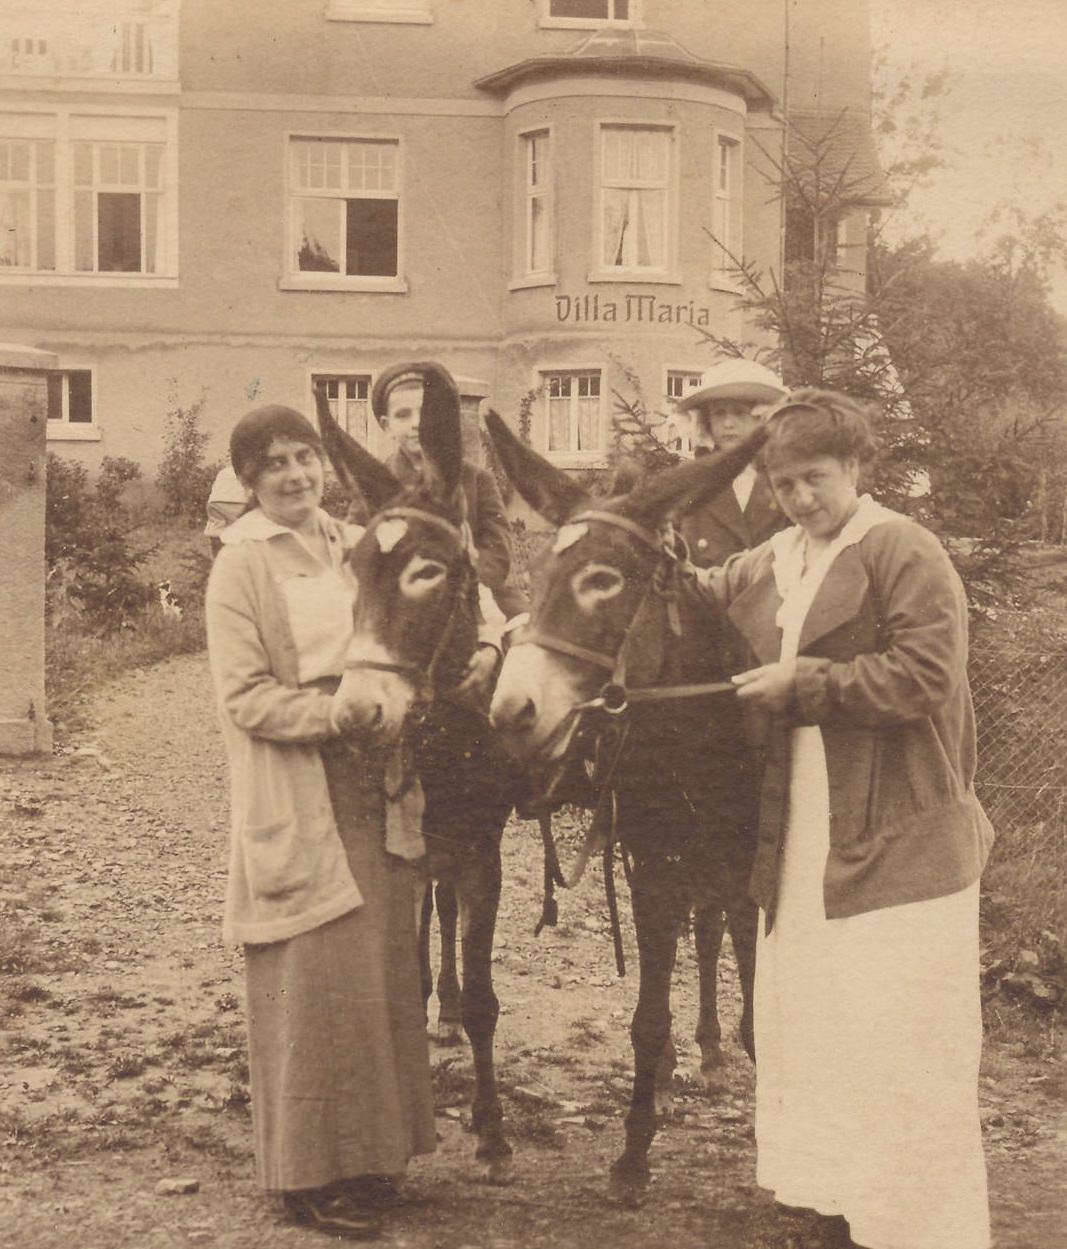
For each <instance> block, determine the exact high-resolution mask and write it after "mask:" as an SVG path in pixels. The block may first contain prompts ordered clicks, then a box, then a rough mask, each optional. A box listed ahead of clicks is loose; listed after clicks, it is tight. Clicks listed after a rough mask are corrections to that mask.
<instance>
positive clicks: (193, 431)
mask: <svg viewBox="0 0 1067 1249" xmlns="http://www.w3.org/2000/svg"><path fill="white" fill-rule="evenodd" d="M203 410H204V398H203V396H202V395H201V397H200V398H199V399H197V400H196V402H195V403H193V404H191V405H190V406H189V407H188V408H183V407H180V406H176V407H174V408H173V409H172V410H171V411H170V412H169V413H168V414H167V432H166V436H165V439H164V444H163V456H162V458H161V459H160V462H159V471H158V473H157V474H156V485H157V486H158V487H159V489H160V491H161V493H162V495H163V499H164V508H165V510H166V512H167V514H168V515H169V516H177V517H181V518H182V519H184V520H187V521H189V522H190V523H196V522H201V523H202V522H203V518H204V508H205V505H206V503H207V497H208V495H209V494H210V493H211V484H212V482H213V481H214V480H215V476H216V474H217V473H218V471H219V468H220V467H221V465H220V463H219V462H218V461H212V462H210V463H209V462H207V461H206V460H205V459H204V449H205V447H206V446H207V444H208V435H207V434H206V433H205V432H204V430H202V429H201V428H200V417H201V414H202V413H203Z"/></svg>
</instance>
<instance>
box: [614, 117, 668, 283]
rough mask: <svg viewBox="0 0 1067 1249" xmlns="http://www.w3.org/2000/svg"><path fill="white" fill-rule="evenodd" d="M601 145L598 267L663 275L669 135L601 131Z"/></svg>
mask: <svg viewBox="0 0 1067 1249" xmlns="http://www.w3.org/2000/svg"><path fill="white" fill-rule="evenodd" d="M600 141H601V162H600V167H601V187H600V205H601V208H600V267H601V268H602V269H608V270H610V269H619V270H635V269H637V270H640V269H649V270H652V269H656V270H660V269H665V268H666V267H667V238H668V224H669V216H670V174H671V170H670V152H671V132H670V130H668V129H665V128H663V127H658V126H622V125H604V126H602V127H601V131H600Z"/></svg>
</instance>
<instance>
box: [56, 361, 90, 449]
mask: <svg viewBox="0 0 1067 1249" xmlns="http://www.w3.org/2000/svg"><path fill="white" fill-rule="evenodd" d="M46 433H47V436H48V437H49V438H75V439H76V438H83V439H84V438H98V437H99V431H98V429H97V427H96V424H95V422H94V420H93V375H92V373H91V371H90V370H89V369H68V370H66V371H64V372H50V373H49V374H48V426H47V430H46Z"/></svg>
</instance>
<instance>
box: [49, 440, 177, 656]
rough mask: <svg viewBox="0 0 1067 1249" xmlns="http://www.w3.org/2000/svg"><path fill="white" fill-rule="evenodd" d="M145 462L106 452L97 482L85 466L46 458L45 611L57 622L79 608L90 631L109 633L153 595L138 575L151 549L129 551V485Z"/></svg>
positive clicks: (123, 623)
mask: <svg viewBox="0 0 1067 1249" xmlns="http://www.w3.org/2000/svg"><path fill="white" fill-rule="evenodd" d="M140 475H141V469H140V467H139V466H138V465H137V464H135V463H133V461H132V460H127V459H124V458H121V457H114V456H105V457H104V460H103V463H102V465H101V469H100V475H99V477H98V479H97V481H96V483H95V485H90V482H89V474H88V472H87V471H86V469H85V467H84V466H83V465H81V464H74V463H71V462H69V461H66V460H62V459H60V458H59V456H57V455H54V454H50V455H49V457H48V469H47V485H46V501H45V561H46V566H47V596H46V611H47V613H48V616H49V619H50V620H51V621H53V622H55V621H57V620H62V619H63V618H64V617H66V616H68V615H70V614H72V613H73V614H75V615H77V616H78V617H79V624H80V625H81V626H82V627H83V628H84V629H85V630H86V631H88V632H92V633H101V634H110V633H113V632H115V631H116V630H117V629H120V628H122V627H123V626H124V625H126V624H128V622H129V620H130V618H131V617H132V616H134V615H135V614H136V613H137V612H139V611H140V610H141V609H143V608H144V606H145V605H146V604H147V603H148V601H149V600H150V598H151V597H152V593H153V591H152V588H151V586H150V585H148V584H147V582H145V581H144V580H142V579H141V578H140V577H139V576H138V569H139V567H140V565H141V564H142V563H143V562H144V560H145V558H146V557H147V555H148V554H149V552H148V551H144V550H141V551H135V550H133V549H131V547H130V545H129V541H128V536H129V530H130V519H129V514H128V512H127V510H126V508H125V506H124V504H123V501H122V494H123V490H124V487H125V486H126V484H127V483H128V482H130V481H135V480H137V478H139V477H140Z"/></svg>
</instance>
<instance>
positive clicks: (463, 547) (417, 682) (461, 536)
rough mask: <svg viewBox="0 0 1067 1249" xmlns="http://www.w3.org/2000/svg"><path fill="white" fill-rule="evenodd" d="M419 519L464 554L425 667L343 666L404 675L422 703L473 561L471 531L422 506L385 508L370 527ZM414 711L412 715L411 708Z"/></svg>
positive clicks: (372, 662)
mask: <svg viewBox="0 0 1067 1249" xmlns="http://www.w3.org/2000/svg"><path fill="white" fill-rule="evenodd" d="M409 518H410V519H412V520H419V521H423V522H427V523H429V524H430V525H432V526H434V527H436V528H437V529H440V530H441V531H442V532H444V533H446V534H448V536H449V537H450V538H453V539H454V540H455V541H456V543H457V544H458V546H459V549H460V553H461V555H462V556H463V563H462V564H461V565H460V572H461V581H460V585H459V586H458V588H457V590H456V593H455V596H454V598H453V600H452V608H451V610H450V611H449V613H448V619H447V620H446V621H445V624H444V628H442V630H441V633H440V635H439V637H438V639H437V644H436V645H435V646H434V649H433V654H432V655H431V656H430V659H429V662H428V663H427V664H426V667H425V668H421V667H419V665H418V664H409V663H387V662H385V661H381V660H376V659H353V660H349V661H347V662H346V663H345V668H346V669H349V670H350V671H359V670H364V669H368V670H370V671H372V672H392V673H394V674H395V675H396V676H400V677H403V678H404V679H405V680H407V681H410V682H411V683H412V685H414V686H415V690H416V696H417V700H418V701H419V702H421V703H429V702H431V701H432V700H433V696H434V692H435V688H434V677H435V675H436V671H437V665H438V663H439V662H440V660H441V656H442V655H443V654H444V652H445V649H446V647H447V646H448V643H449V642H450V641H451V640H452V634H453V633H454V632H455V628H456V621H457V618H458V615H459V611H460V607H461V605H462V603H463V598H464V591H465V590H466V589H467V588H468V587H469V586H470V583H471V579H472V577H473V576H474V564H473V562H472V560H471V557H470V552H471V539H470V531H469V530H467V531H466V532H465V531H464V530H463V529H460V528H459V527H458V526H456V525H453V524H452V522H451V521H448V520H445V518H444V517H443V516H437V515H436V514H435V513H434V512H428V511H425V510H424V509H423V508H421V507H410V506H404V507H400V506H398V507H388V508H386V509H385V511H384V512H379V513H378V515H377V516H376V517H375V518H374V520H373V522H372V525H371V528H370V529H368V533H369V532H372V530H373V529H377V528H378V526H379V525H380V524H382V522H384V521H387V520H407V519H409ZM413 714H415V712H414V709H413Z"/></svg>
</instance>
